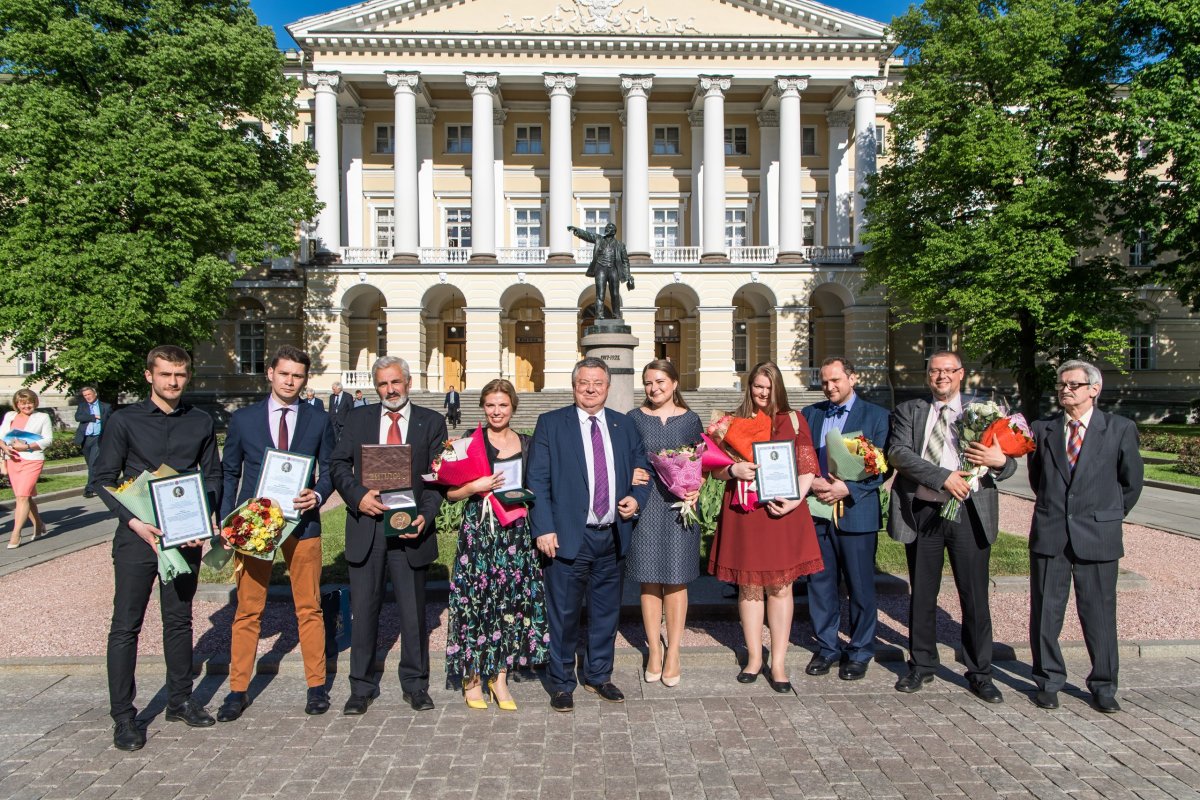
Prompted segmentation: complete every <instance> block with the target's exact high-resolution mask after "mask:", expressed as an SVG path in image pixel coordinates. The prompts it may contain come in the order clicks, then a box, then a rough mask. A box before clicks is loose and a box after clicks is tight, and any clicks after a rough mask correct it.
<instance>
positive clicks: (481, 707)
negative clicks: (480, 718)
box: [463, 684, 488, 711]
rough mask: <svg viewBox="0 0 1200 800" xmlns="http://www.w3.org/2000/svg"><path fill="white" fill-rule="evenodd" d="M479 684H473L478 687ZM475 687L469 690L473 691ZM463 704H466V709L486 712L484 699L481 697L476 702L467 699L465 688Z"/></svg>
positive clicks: (464, 689) (486, 705)
mask: <svg viewBox="0 0 1200 800" xmlns="http://www.w3.org/2000/svg"><path fill="white" fill-rule="evenodd" d="M478 685H479V684H475V686H478ZM475 686H472V687H471V688H472V689H474V688H475ZM463 702H464V703H466V704H467V708H473V709H475V710H476V711H487V707H488V703H487V698H486V697H481V698H479V699H478V700H475V699H473V698H470V697H467V687H465V686H464V687H463Z"/></svg>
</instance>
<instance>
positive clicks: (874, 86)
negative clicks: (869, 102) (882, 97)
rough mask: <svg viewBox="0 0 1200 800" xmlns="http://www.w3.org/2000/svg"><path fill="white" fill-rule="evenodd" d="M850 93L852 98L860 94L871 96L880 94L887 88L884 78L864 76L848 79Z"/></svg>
mask: <svg viewBox="0 0 1200 800" xmlns="http://www.w3.org/2000/svg"><path fill="white" fill-rule="evenodd" d="M850 84H851V91H850V93H851V94H852V95H853V96H854V97H858V96H859V95H860V94H870V95H872V96H874V95H876V94H878V93H880V92H882V91H883V90H884V87H886V86H887V79H886V78H877V77H875V76H873V75H864V76H860V77H857V78H851V79H850Z"/></svg>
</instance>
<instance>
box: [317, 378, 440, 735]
mask: <svg viewBox="0 0 1200 800" xmlns="http://www.w3.org/2000/svg"><path fill="white" fill-rule="evenodd" d="M371 374H372V375H373V376H374V381H375V391H376V392H378V393H379V400H380V402H378V403H371V404H370V405H366V406H362V407H360V408H355V409H353V410H352V411H351V412H350V416H349V417H348V418H347V420H346V427H345V428H343V430H342V438H341V440H340V441H339V442H338V444H337V447H336V448H335V449H334V452H333V461H332V465H331V471H332V473H333V485H334V487H335V488H336V489H337V490H338V493H339V494H340V495H341V496H342V499H343V500H345V501H346V561H347V562H348V564H349V568H350V569H349V571H350V611H351V613H352V614H353V616H354V629H353V632H352V633H351V636H350V699H348V700H347V701H346V706H345V708H344V709H343V711H342V713H344V714H347V715H351V716H354V715H359V714H365V713H366V711H367V709H368V708H369V707H370V705H371V702H372V701H373V700H374V699H375V698H376V697H378V696H379V678H378V676H376V675H375V637H376V635H377V633H378V631H379V611H380V608H381V607H382V605H383V589H384V586H385V585H386V583H387V579H388V578H389V577H390V578H391V581H392V591H393V592H395V596H396V610H397V612H398V613H399V615H400V669H399V672H400V688H401V690H402V692H403V697H404V701H405V702H406V703H408V704H409V705H410V706H412V708H413V710H415V711H428V710H431V709H433V699H432V698H430V696H429V630H428V628H427V627H426V624H425V576H426V574H427V573H428V571H429V565H430V564H432V563H433V562H434V561H436V560H437V553H438V550H437V531H436V529H435V526H434V519H435V518H436V517H437V513H438V508H439V507H440V506H441V504H442V495H441V494H440V493H439V492H438V491H436V490H435V489H433V488H432V487H426V486H425V484H424V482H423V481H422V480H421V475H422V474H423V473H427V472H429V467H430V464H431V463H432V462H433V458H434V456H436V455H437V454H438V453H439V452H440V449H441V444H442V442H444V441H445V440H446V421H445V420H444V419H443V418H442V415H441V414H439V413H437V412H435V411H432V410H430V409H427V408H421V407H420V406H416V405H414V404H413V403H412V401H411V400H410V399H409V397H408V392H409V388H410V387H411V386H412V374H411V373H410V372H409V368H408V363H407V362H406V361H405V360H404V359H402V358H396V357H394V356H383V357H381V358H379V359H378V360H376V362H375V364H374V366H373V368H372V370H371ZM364 444H407V445H410V446H411V447H412V480H413V485H412V487H411V489H412V493H413V496H414V498H415V501H416V505H417V517H416V520H415V526H416V532H415V533H411V534H401V535H394V536H388V535H386V526H385V524H384V512H386V511H387V510H388V506H386V505H384V503H383V502H382V500H381V498H380V496H379V491H378V490H377V489H368V488H367V487H366V486H363V483H362V446H363V445H364ZM396 488H403V487H396Z"/></svg>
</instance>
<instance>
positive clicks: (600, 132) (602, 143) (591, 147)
mask: <svg viewBox="0 0 1200 800" xmlns="http://www.w3.org/2000/svg"><path fill="white" fill-rule="evenodd" d="M583 154H584V155H585V156H607V155H612V128H610V127H609V126H608V125H585V126H584V128H583Z"/></svg>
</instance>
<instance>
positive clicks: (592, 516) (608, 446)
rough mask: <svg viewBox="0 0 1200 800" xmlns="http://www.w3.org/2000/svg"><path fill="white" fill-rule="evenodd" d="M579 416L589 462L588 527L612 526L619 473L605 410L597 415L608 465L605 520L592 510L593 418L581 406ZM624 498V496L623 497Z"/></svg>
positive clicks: (593, 492)
mask: <svg viewBox="0 0 1200 800" xmlns="http://www.w3.org/2000/svg"><path fill="white" fill-rule="evenodd" d="M575 411H576V412H577V413H578V414H579V434H580V436H582V437H583V457H584V458H585V459H586V460H587V479H588V502H589V506H588V518H587V524H588V525H612V524H613V523H614V522H616V521H617V513H616V512H617V500H618V497H617V473H616V467H615V465H614V464H613V448H612V439H611V438H610V437H609V435H608V421H607V420H606V419H605V418H604V409H603V408H602V409H600V411H598V412H597V413H596V424H597V425H599V426H600V437H601V438H602V439H604V460H605V461H606V462H607V463H608V512H607V513H606V514H605V515H604V517H603V518H597V517H596V512H595V511H593V510H592V508H591V505H590V503H591V498H593V497H595V496H596V468H595V464H594V462H595V458H594V457H593V456H592V423H591V417H590V416H589V415H588V413H587V412H586V411H584V410H583V409H582V408H580V407H579V406H575ZM622 496H624V495H622Z"/></svg>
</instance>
